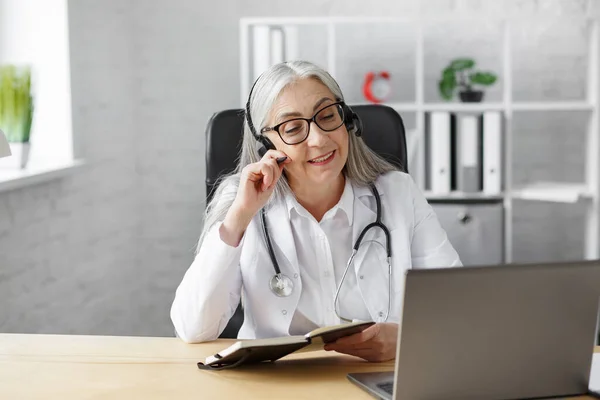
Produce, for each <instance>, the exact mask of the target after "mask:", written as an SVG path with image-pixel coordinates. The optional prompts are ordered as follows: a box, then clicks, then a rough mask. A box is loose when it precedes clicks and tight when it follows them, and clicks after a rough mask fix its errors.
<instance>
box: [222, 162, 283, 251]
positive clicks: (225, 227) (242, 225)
mask: <svg viewBox="0 0 600 400" xmlns="http://www.w3.org/2000/svg"><path fill="white" fill-rule="evenodd" d="M281 158H285V159H284V160H283V161H282V162H280V163H279V164H278V163H277V159H280V160H281ZM291 161H292V160H291V159H290V158H289V157H288V156H287V155H286V154H285V153H283V152H281V151H278V150H269V151H267V152H266V153H265V155H264V156H263V158H262V159H261V160H260V161H258V162H256V163H253V164H249V165H247V166H245V167H244V168H243V169H242V172H241V176H240V185H239V187H238V191H237V195H236V197H235V200H234V201H233V204H232V205H231V207H230V208H229V211H228V212H227V215H226V216H225V220H224V221H223V224H222V225H221V230H220V234H221V239H222V240H223V241H224V242H225V243H227V244H229V245H230V246H233V247H237V245H238V244H239V243H240V241H241V239H242V236H243V235H244V232H245V231H246V228H247V227H248V225H249V224H250V221H252V218H254V215H255V214H256V213H257V212H258V210H260V209H261V208H262V207H264V205H265V204H267V201H268V200H269V198H270V197H271V194H272V193H273V190H274V189H275V184H276V183H277V182H278V181H279V178H281V174H282V171H283V167H284V166H285V165H286V164H289V163H290V162H291Z"/></svg>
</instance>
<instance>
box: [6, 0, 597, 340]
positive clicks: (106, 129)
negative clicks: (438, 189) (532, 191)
mask: <svg viewBox="0 0 600 400" xmlns="http://www.w3.org/2000/svg"><path fill="white" fill-rule="evenodd" d="M340 16H344V17H357V18H362V17H386V18H390V17H391V18H396V17H397V18H401V19H402V20H403V21H405V22H404V23H394V22H393V21H388V22H385V23H374V22H372V21H371V23H366V24H364V25H363V26H359V24H350V25H348V24H346V25H344V24H341V25H340V26H337V27H336V28H335V29H336V30H335V38H336V40H335V58H334V62H335V72H333V74H334V77H335V78H336V79H337V80H338V82H339V83H340V85H341V87H342V90H343V91H344V93H345V95H346V97H347V101H348V103H350V104H355V103H364V102H366V100H365V98H364V97H363V94H362V87H363V79H364V76H365V74H366V73H368V72H369V71H375V72H377V71H381V70H386V71H389V72H390V74H391V76H392V80H391V85H392V94H391V97H390V98H389V101H390V102H395V103H400V104H403V106H402V107H400V108H401V109H400V110H399V112H400V114H401V116H402V117H403V119H404V122H405V125H406V129H407V132H415V131H417V132H418V131H419V130H420V129H421V128H422V125H421V122H419V120H420V118H422V117H420V115H421V114H419V113H420V112H423V107H424V106H423V104H425V103H431V104H436V103H441V102H442V101H443V100H442V99H441V97H440V94H439V91H438V80H439V79H440V74H441V72H442V71H443V69H444V67H445V66H446V65H447V64H448V63H449V62H450V61H451V60H452V59H455V58H457V57H472V58H473V59H475V60H477V67H478V68H481V69H483V70H489V71H494V72H495V73H496V74H497V76H498V79H497V81H496V82H495V83H494V85H491V86H490V87H488V88H485V92H486V93H485V96H486V97H485V99H484V101H485V102H491V103H494V104H498V105H499V106H498V107H499V108H501V109H502V110H505V109H512V102H515V104H516V103H517V102H521V104H522V106H523V107H524V108H526V110H525V111H522V112H516V113H514V114H513V115H511V125H510V126H511V128H510V129H511V134H512V140H511V142H510V143H508V147H507V149H506V151H509V152H510V154H511V157H510V160H511V165H510V166H509V169H510V174H511V183H510V184H511V187H510V188H506V187H505V188H504V189H511V188H512V186H513V185H514V186H515V187H517V186H518V185H527V184H529V183H532V182H538V181H553V182H558V183H565V184H576V185H578V184H579V186H568V185H567V186H564V188H565V189H564V190H565V191H564V192H561V189H560V188H562V186H555V187H554V188H553V189H552V190H554V192H552V193H550V194H549V195H547V197H546V198H544V196H537V197H541V200H542V201H531V200H526V199H524V197H526V196H525V195H522V196H520V198H519V197H516V198H515V199H514V200H513V199H512V198H511V199H510V200H508V201H507V198H506V197H503V196H502V195H501V196H499V197H498V198H497V199H496V200H498V201H496V203H494V201H491V203H493V204H496V205H498V206H499V207H500V210H504V211H505V212H506V207H509V216H510V228H509V232H508V235H506V229H507V227H506V226H505V225H504V224H505V222H503V221H504V217H502V218H500V220H495V221H494V222H493V223H491V222H489V221H488V220H486V218H485V217H481V219H480V220H479V221H478V222H477V221H476V222H477V223H478V224H480V226H478V228H476V229H475V228H473V229H475V230H473V229H471V230H469V233H468V234H467V233H464V232H463V233H461V231H460V230H458V231H456V232H455V233H454V235H455V236H454V237H455V238H456V241H457V242H459V241H463V239H464V238H465V237H470V238H472V237H480V238H481V236H482V232H495V233H494V234H493V235H492V236H493V237H495V238H499V239H498V240H501V241H500V242H498V241H497V240H496V239H493V240H494V242H493V243H491V242H490V243H488V242H485V241H484V242H479V243H477V244H476V245H475V246H473V245H471V248H470V249H468V248H466V247H465V250H464V252H465V253H467V252H471V253H472V252H475V253H477V252H480V254H479V255H480V256H482V257H479V259H483V260H485V259H486V256H485V255H486V254H487V253H485V252H486V248H487V247H490V248H491V247H493V248H496V249H497V248H499V249H500V251H501V253H502V254H504V255H505V254H506V253H507V244H506V243H505V242H503V241H502V239H503V238H504V237H505V236H508V237H509V238H510V244H509V245H508V246H509V247H510V257H509V258H508V259H507V258H506V257H504V258H503V259H502V261H511V262H541V261H563V260H578V259H583V258H585V257H588V258H589V256H590V254H591V255H592V256H594V255H595V256H596V257H597V248H598V246H600V243H598V234H597V230H598V227H597V225H596V227H595V228H594V227H592V228H590V227H589V224H588V221H589V220H590V218H591V219H592V221H595V223H596V224H597V221H598V219H597V213H598V186H599V182H600V181H599V180H598V179H597V177H598V174H597V169H598V168H597V166H598V157H597V155H598V152H599V151H600V150H599V148H600V146H599V145H598V140H597V137H598V136H600V132H599V129H598V122H597V121H598V106H597V103H598V100H597V96H598V92H599V91H600V87H599V85H598V79H597V76H598V71H597V69H598V65H597V56H598V51H599V49H598V41H597V39H594V37H595V36H594V34H595V33H596V34H597V23H598V20H599V19H600V0H505V1H492V0H428V1H418V0H393V1H392V0H387V1H384V0H372V1H370V2H368V4H367V2H365V1H360V0H328V1H323V0H302V1H299V0H288V1H285V2H282V1H276V0H224V1H218V2H214V1H203V0H168V1H167V0H71V1H66V0H0V65H1V66H9V65H17V66H23V65H29V66H30V68H31V85H32V93H33V96H32V97H33V104H34V110H33V121H32V128H31V137H30V140H29V138H26V139H27V140H24V139H23V138H21V139H23V140H20V142H21V143H23V142H27V143H30V150H29V158H28V160H27V165H26V167H25V168H21V167H20V166H14V165H12V166H11V165H8V160H11V158H13V157H11V158H6V159H3V160H2V163H4V165H2V163H0V167H1V168H0V332H23V333H74V334H108V335H148V336H164V335H166V336H172V335H173V328H172V325H171V322H170V318H169V309H170V306H171V302H172V300H173V297H174V292H175V289H176V287H177V285H178V283H179V282H180V280H181V279H182V277H183V274H184V272H185V271H186V269H187V268H188V267H189V265H190V263H191V262H192V260H193V256H194V247H195V243H196V241H197V239H198V236H199V234H200V231H201V228H202V213H203V210H204V205H205V203H204V199H205V195H206V193H205V184H204V179H205V157H204V152H205V133H204V130H205V127H206V124H207V121H208V119H209V118H210V116H211V115H212V114H213V113H214V112H216V111H219V110H223V109H228V108H239V107H241V105H242V103H243V102H245V98H243V96H242V93H244V90H245V88H247V85H248V82H247V81H246V79H243V78H253V76H251V74H250V75H247V76H246V75H244V74H243V71H244V68H245V67H244V65H245V64H244V59H243V57H242V55H241V54H242V53H243V49H244V46H246V45H247V43H246V44H244V43H245V42H244V41H243V37H242V35H241V30H242V24H241V23H240V21H241V19H242V18H250V17H254V18H255V19H256V20H258V19H260V18H269V20H270V21H272V20H273V19H274V18H276V17H286V18H287V17H294V18H298V17H306V18H313V17H320V18H321V19H322V18H323V17H326V18H328V17H333V18H337V17H340ZM463 18H468V21H469V22H468V23H467V22H464V21H462V19H463ZM505 21H508V23H510V26H511V30H510V42H511V48H510V51H509V52H508V53H507V52H505V50H506V48H505V47H504V46H505V44H504V43H505V42H504V40H505V39H506V37H505V36H504V35H505V33H506V31H505V30H504V26H505V25H504V23H505ZM594 27H595V28H594ZM327 29H328V27H327V24H325V25H323V24H321V25H319V24H315V26H312V25H310V24H305V25H303V26H302V27H300V28H299V29H298V31H297V33H296V34H297V36H298V37H299V38H300V39H299V41H298V43H299V45H298V49H297V51H298V55H299V56H300V57H302V58H306V59H310V60H311V61H314V62H316V63H319V64H320V65H322V66H323V67H326V68H327V67H328V63H329V62H330V61H331V60H332V56H330V53H329V52H328V51H329V50H328V47H327V44H328V36H327V35H328V31H327ZM594 29H596V31H595V30H594ZM418 32H422V35H421V36H419V35H418ZM419 37H421V38H422V45H423V46H422V47H421V48H422V51H423V54H422V55H419V50H417V49H418V47H417V46H416V45H415V43H418V40H420V39H418V38H419ZM506 54H510V60H509V61H508V65H509V66H510V67H511V71H512V72H511V74H512V75H511V79H510V82H508V83H509V84H510V87H507V86H506V85H507V80H506V76H505V71H506V70H505V66H506V65H507V60H506V59H505V56H506ZM594 55H595V57H596V61H595V62H593V61H590V60H594V58H593V57H594ZM420 56H422V60H423V62H422V64H421V67H422V68H421V69H419V68H417V69H415V65H416V63H417V62H416V60H417V59H419V57H420ZM3 71H4V72H3V75H2V77H5V76H8V75H7V74H9V73H10V71H9V70H8V69H5V70H3ZM7 71H9V72H7ZM19 71H23V69H21V70H19ZM418 71H420V72H418ZM241 72H242V73H241ZM255 72H256V71H255ZM19 73H21V72H19ZM419 79H420V82H422V85H423V86H422V94H423V98H421V99H419V98H417V97H418V96H416V95H415V93H417V92H418V90H417V87H418V86H419V85H420V84H419V83H417V82H419ZM250 80H251V79H250ZM594 96H596V97H594ZM456 101H457V100H454V102H456ZM543 102H552V104H555V105H554V106H552V105H550V106H548V107H544V106H540V105H539V104H541V103H543ZM0 104H1V103H0ZM411 104H412V105H411ZM523 104H525V105H523ZM5 106H6V102H5ZM411 107H413V108H412V111H411ZM442 108H443V107H442ZM459 109H460V107H459ZM594 121H595V122H594ZM2 129H3V130H7V129H6V128H5V127H2ZM594 135H595V136H594ZM594 137H595V138H596V139H595V141H594V140H592V141H591V142H590V138H594ZM13 139H14V141H15V142H19V138H16V139H15V138H13ZM9 140H11V138H10V137H9ZM11 144H12V143H11ZM590 146H592V148H591V149H590ZM594 146H595V147H594ZM14 149H15V150H14V151H13V155H15V154H16V153H15V151H21V150H20V148H18V147H17V146H15V147H14ZM19 154H20V153H19ZM19 157H20V156H19ZM590 158H591V159H590ZM11 161H13V162H14V161H15V159H14V158H13V160H11ZM590 166H591V167H590ZM594 166H595V168H596V172H594V171H592V170H590V168H592V169H593V168H594ZM586 179H588V180H587V181H586ZM589 179H591V181H590V180H589ZM582 185H583V186H582ZM557 188H558V189H557ZM523 193H525V192H523ZM546 194H547V193H546ZM561 196H562V197H566V198H567V200H564V199H563V200H562V201H556V199H555V198H558V197H561ZM534 197H536V196H535V195H534ZM460 200H461V201H458V202H453V203H452V202H451V203H448V202H444V201H442V202H437V203H436V204H437V205H438V206H439V207H441V208H437V209H438V210H441V211H440V212H443V207H444V206H448V207H451V215H452V216H454V215H458V214H460V213H461V207H470V206H473V205H477V204H474V203H477V202H478V201H479V200H482V204H486V205H489V204H491V203H490V201H488V200H489V199H479V200H478V199H477V198H464V199H460ZM537 200H540V199H539V198H538V199H537ZM465 204H466V205H465ZM457 207H458V208H457ZM590 207H591V209H590ZM475 214H476V213H475ZM475 214H474V215H475ZM503 215H504V214H503ZM452 218H454V217H451V218H450V219H452ZM473 218H475V220H477V216H476V215H475V217H473ZM594 218H595V219H594ZM463 222H464V221H463ZM486 223H487V225H486ZM470 226H473V225H470ZM482 226H483V227H482ZM461 229H462V228H461ZM465 235H466V236H465ZM586 241H587V242H586ZM590 241H591V243H590ZM586 243H587V245H586ZM462 245H465V246H467V245H468V244H464V243H463V244H461V246H462ZM589 249H592V250H591V253H590V250H589ZM488 250H489V249H488ZM471 255H472V256H474V257H475V259H476V258H477V254H471Z"/></svg>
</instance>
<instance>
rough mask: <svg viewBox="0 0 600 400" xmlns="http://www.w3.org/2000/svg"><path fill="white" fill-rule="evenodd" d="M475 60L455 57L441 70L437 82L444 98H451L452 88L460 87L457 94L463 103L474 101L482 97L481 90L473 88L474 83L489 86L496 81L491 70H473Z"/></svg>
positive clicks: (478, 100)
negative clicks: (440, 77)
mask: <svg viewBox="0 0 600 400" xmlns="http://www.w3.org/2000/svg"><path fill="white" fill-rule="evenodd" d="M474 67H475V61H474V60H472V59H470V58H457V59H455V60H452V61H451V62H450V64H449V65H448V66H447V67H446V68H444V70H443V71H442V79H441V80H440V81H439V82H438V85H439V86H438V87H439V91H440V95H441V96H442V98H444V99H445V100H450V99H452V95H453V94H454V90H455V89H456V88H457V87H458V88H460V91H459V96H460V99H461V101H463V102H465V103H476V102H480V101H481V100H482V99H483V91H482V90H474V89H473V86H474V85H481V86H490V85H492V84H494V82H496V79H497V77H496V75H495V74H494V73H493V72H485V71H474V70H473V68H474Z"/></svg>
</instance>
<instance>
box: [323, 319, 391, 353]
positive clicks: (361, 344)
mask: <svg viewBox="0 0 600 400" xmlns="http://www.w3.org/2000/svg"><path fill="white" fill-rule="evenodd" d="M397 341H398V324H394V323H389V322H388V323H377V324H375V325H372V326H370V327H368V328H367V329H365V330H364V331H362V332H359V333H355V334H354V335H350V336H346V337H343V338H340V339H338V340H337V341H335V342H333V343H329V344H326V345H325V350H327V351H330V350H333V351H337V352H339V353H344V354H350V355H352V356H357V357H360V358H363V359H365V360H367V361H388V360H392V359H394V358H395V357H396V343H397Z"/></svg>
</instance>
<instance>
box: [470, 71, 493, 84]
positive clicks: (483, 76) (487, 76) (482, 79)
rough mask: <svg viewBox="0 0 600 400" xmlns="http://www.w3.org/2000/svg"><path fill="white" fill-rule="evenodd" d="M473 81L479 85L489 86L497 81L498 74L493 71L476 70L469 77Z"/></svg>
mask: <svg viewBox="0 0 600 400" xmlns="http://www.w3.org/2000/svg"><path fill="white" fill-rule="evenodd" d="M469 78H470V79H471V82H472V83H474V84H477V85H484V86H489V85H491V84H493V83H494V82H496V79H497V77H496V75H495V74H494V73H492V72H476V73H474V74H471V76H470V77H469Z"/></svg>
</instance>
